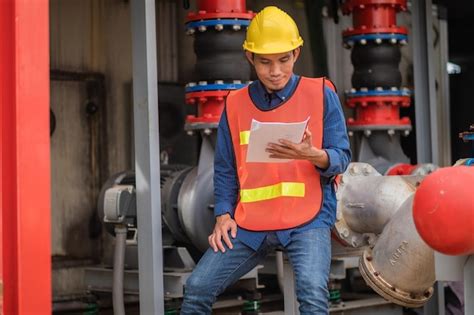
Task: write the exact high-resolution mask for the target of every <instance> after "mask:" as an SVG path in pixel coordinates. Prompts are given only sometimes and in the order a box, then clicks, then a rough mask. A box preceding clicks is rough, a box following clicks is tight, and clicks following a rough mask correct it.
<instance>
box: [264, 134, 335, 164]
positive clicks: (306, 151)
mask: <svg viewBox="0 0 474 315" xmlns="http://www.w3.org/2000/svg"><path fill="white" fill-rule="evenodd" d="M279 142H280V143H279V144H276V143H269V144H268V146H267V148H266V151H267V152H268V153H270V157H271V158H276V159H292V160H307V161H310V162H311V163H313V164H314V165H316V166H318V167H319V168H322V169H326V168H327V167H329V158H328V155H327V153H326V151H324V150H321V149H318V148H316V147H313V144H312V135H311V132H310V131H309V129H306V131H305V133H304V136H303V140H302V141H301V142H300V143H294V142H291V141H288V140H284V139H280V140H279Z"/></svg>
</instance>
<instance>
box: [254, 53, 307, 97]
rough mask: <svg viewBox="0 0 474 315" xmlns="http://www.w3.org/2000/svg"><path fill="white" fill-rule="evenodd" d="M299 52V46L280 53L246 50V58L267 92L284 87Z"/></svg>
mask: <svg viewBox="0 0 474 315" xmlns="http://www.w3.org/2000/svg"><path fill="white" fill-rule="evenodd" d="M299 54H300V48H299V47H298V48H297V49H295V50H294V51H290V52H286V53H281V54H262V55H259V54H253V53H250V52H246V55H247V59H249V61H250V63H252V64H253V65H254V67H255V72H256V73H257V76H258V79H259V80H260V82H262V83H263V85H264V86H265V87H266V88H267V90H268V92H273V91H278V90H281V89H283V88H284V87H285V85H286V83H288V80H290V78H291V75H292V74H293V66H294V65H295V62H296V59H298V56H299Z"/></svg>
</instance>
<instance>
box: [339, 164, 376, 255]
mask: <svg viewBox="0 0 474 315" xmlns="http://www.w3.org/2000/svg"><path fill="white" fill-rule="evenodd" d="M368 176H382V175H381V174H380V173H379V172H377V170H376V169H375V168H373V167H372V166H371V165H370V164H367V163H360V162H354V163H351V164H350V165H349V168H348V169H347V170H346V172H344V174H342V175H341V177H340V179H339V185H338V189H337V192H336V199H337V201H338V202H337V212H336V223H335V225H334V231H335V234H336V236H337V237H338V238H339V240H340V241H341V242H342V243H343V244H344V245H346V246H351V247H361V246H366V245H373V244H374V243H375V240H376V236H375V234H372V233H359V232H356V231H354V230H353V229H351V228H350V227H349V225H348V224H347V221H346V219H345V218H344V215H343V207H344V205H343V204H342V202H341V200H342V199H343V194H344V191H345V188H346V186H347V185H348V184H349V183H350V182H351V181H352V180H353V178H355V177H368Z"/></svg>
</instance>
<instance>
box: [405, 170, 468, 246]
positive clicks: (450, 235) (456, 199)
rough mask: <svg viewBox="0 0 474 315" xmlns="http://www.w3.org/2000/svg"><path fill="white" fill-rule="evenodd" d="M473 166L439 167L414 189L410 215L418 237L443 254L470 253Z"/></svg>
mask: <svg viewBox="0 0 474 315" xmlns="http://www.w3.org/2000/svg"><path fill="white" fill-rule="evenodd" d="M473 184H474V167H472V166H455V167H446V168H441V169H439V170H437V171H435V172H433V173H431V174H430V175H428V176H427V177H426V178H425V179H424V180H423V181H422V182H421V185H420V187H419V188H418V189H417V191H416V194H415V200H414V203H413V218H414V221H415V226H416V229H417V231H418V233H419V234H420V236H421V238H422V239H423V240H424V241H425V242H426V243H427V244H428V245H429V246H430V247H431V248H433V249H434V250H436V251H438V252H441V253H444V254H447V255H471V254H474V197H473V193H472V185H473Z"/></svg>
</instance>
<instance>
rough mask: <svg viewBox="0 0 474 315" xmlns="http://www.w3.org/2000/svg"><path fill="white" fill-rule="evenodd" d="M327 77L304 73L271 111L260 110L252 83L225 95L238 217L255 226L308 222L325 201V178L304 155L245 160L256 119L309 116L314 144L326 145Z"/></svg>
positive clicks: (242, 222) (246, 226) (245, 225)
mask: <svg viewBox="0 0 474 315" xmlns="http://www.w3.org/2000/svg"><path fill="white" fill-rule="evenodd" d="M323 98H324V80H323V79H310V78H304V77H301V79H300V80H299V82H298V85H297V87H296V89H295V91H294V93H293V95H291V96H290V97H288V98H287V99H286V100H285V101H284V102H282V103H281V104H280V105H278V106H277V107H275V108H273V109H272V110H267V111H262V110H260V109H258V108H257V107H256V106H255V104H254V103H253V101H252V100H251V98H250V95H249V91H248V87H245V88H243V89H240V90H237V91H232V92H230V93H229V96H228V97H227V99H226V109H225V110H226V114H227V121H228V124H229V130H230V135H231V139H232V146H233V149H234V156H235V164H236V170H237V175H238V179H239V187H240V198H239V200H238V202H237V205H236V208H235V212H234V219H235V221H236V222H237V225H238V226H239V227H241V228H243V229H247V230H251V231H274V230H282V229H289V228H294V227H297V226H300V225H303V224H306V223H308V222H310V221H311V220H313V219H314V217H315V216H316V215H317V214H318V212H319V210H320V208H321V204H322V188H321V178H320V175H319V171H318V170H317V168H316V167H315V166H314V165H313V164H312V163H311V162H309V161H306V160H293V161H290V162H285V163H281V162H279V161H275V163H272V162H270V163H256V162H247V159H246V156H247V149H248V144H249V138H250V128H251V125H252V119H255V120H258V121H262V122H288V123H291V122H301V121H304V120H306V119H307V118H308V117H310V120H309V122H308V128H309V130H310V131H311V133H312V135H313V136H312V141H313V143H312V144H313V146H315V147H317V148H321V147H322V138H323V109H324V99H323Z"/></svg>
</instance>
